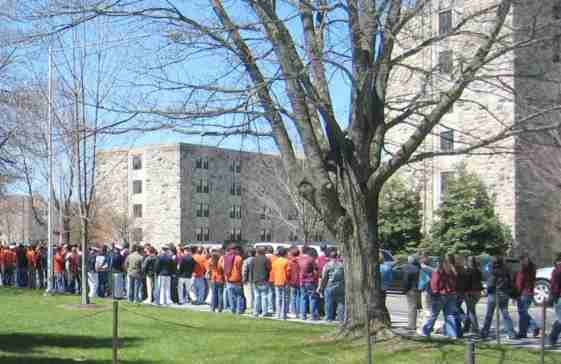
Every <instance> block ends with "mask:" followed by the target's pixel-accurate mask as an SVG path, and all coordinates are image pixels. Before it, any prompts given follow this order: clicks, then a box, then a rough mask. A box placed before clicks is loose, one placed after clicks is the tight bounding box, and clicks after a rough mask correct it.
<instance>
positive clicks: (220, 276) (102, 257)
mask: <svg viewBox="0 0 561 364" xmlns="http://www.w3.org/2000/svg"><path fill="white" fill-rule="evenodd" d="M81 257H82V254H81V252H80V250H79V248H78V247H77V246H69V245H65V246H60V247H57V248H56V249H55V252H54V256H53V271H54V284H53V286H54V287H53V289H54V291H55V292H57V293H76V294H77V293H79V292H80V291H81V287H82V282H81ZM86 267H87V280H88V282H87V284H88V288H89V289H88V293H89V296H90V297H112V298H116V299H125V298H126V299H128V301H130V302H132V303H152V304H157V305H171V304H177V305H186V304H193V305H202V304H206V303H207V302H208V304H209V305H210V308H211V310H212V311H213V312H222V311H223V310H229V311H231V312H232V313H234V314H242V313H249V314H253V315H255V316H259V317H263V316H273V315H276V317H278V318H279V319H285V320H286V319H288V318H289V316H290V317H293V318H300V319H303V320H306V319H308V318H311V319H312V320H319V319H320V318H323V319H325V320H327V321H334V320H343V319H344V312H345V309H344V296H345V295H344V291H345V290H344V269H343V264H342V260H341V258H340V256H339V253H338V251H337V249H336V248H328V247H327V246H322V248H321V254H319V256H317V253H316V251H315V249H313V248H311V247H308V246H303V247H297V246H292V247H290V248H283V247H279V248H278V249H277V251H274V250H273V249H272V248H271V247H258V248H256V249H255V248H252V247H249V248H246V249H242V247H241V246H239V245H236V244H231V245H228V246H227V247H226V248H225V249H223V248H214V249H208V248H204V247H202V246H182V247H176V246H174V245H164V246H162V247H161V248H160V249H159V250H158V249H156V248H155V247H153V246H151V245H149V244H146V245H134V246H132V247H130V248H129V247H128V246H122V245H119V244H111V245H104V246H101V247H98V246H94V247H91V248H90V250H89V253H88V255H87V262H86ZM0 268H1V269H0V274H1V276H0V278H1V279H0V284H2V285H13V286H15V287H19V288H22V287H29V288H45V287H46V281H47V250H46V249H45V247H44V246H28V247H25V246H22V245H18V246H9V247H8V246H0Z"/></svg>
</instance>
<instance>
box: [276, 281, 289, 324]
mask: <svg viewBox="0 0 561 364" xmlns="http://www.w3.org/2000/svg"><path fill="white" fill-rule="evenodd" d="M275 296H276V297H277V318H279V319H283V320H286V319H287V318H288V316H287V315H288V286H286V285H285V286H276V287H275Z"/></svg>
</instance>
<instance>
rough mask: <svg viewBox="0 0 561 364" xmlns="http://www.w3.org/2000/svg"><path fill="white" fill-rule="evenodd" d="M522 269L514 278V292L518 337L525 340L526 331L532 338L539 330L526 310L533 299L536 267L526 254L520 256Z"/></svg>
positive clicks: (536, 335) (537, 334)
mask: <svg viewBox="0 0 561 364" xmlns="http://www.w3.org/2000/svg"><path fill="white" fill-rule="evenodd" d="M520 264H521V265H522V269H521V270H520V272H517V273H516V275H515V277H514V285H515V287H516V292H517V293H518V294H519V296H518V298H517V300H516V305H517V308H518V336H519V337H520V338H526V337H527V336H528V330H531V332H532V334H533V336H534V337H538V336H539V334H540V328H539V327H538V325H537V324H536V321H535V320H534V319H533V318H532V316H530V313H529V312H528V309H529V308H530V305H531V304H532V301H533V299H534V285H535V283H536V266H535V264H534V263H533V262H532V261H531V260H530V257H529V256H528V254H523V255H521V256H520Z"/></svg>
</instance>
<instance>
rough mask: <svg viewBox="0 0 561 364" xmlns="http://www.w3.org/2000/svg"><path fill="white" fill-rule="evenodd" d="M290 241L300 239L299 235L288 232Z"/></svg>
mask: <svg viewBox="0 0 561 364" xmlns="http://www.w3.org/2000/svg"><path fill="white" fill-rule="evenodd" d="M288 241H298V235H296V234H295V233H294V232H292V231H291V232H290V234H288Z"/></svg>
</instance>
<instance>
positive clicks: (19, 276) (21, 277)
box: [16, 268, 27, 288]
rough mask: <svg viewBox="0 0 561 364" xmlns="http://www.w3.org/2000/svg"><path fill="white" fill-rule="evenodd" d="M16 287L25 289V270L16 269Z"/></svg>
mask: <svg viewBox="0 0 561 364" xmlns="http://www.w3.org/2000/svg"><path fill="white" fill-rule="evenodd" d="M16 287H17V288H25V287H27V268H16Z"/></svg>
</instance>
